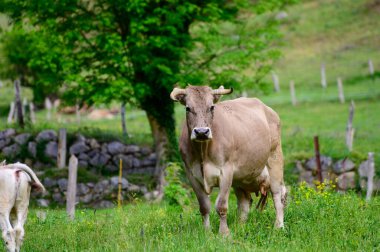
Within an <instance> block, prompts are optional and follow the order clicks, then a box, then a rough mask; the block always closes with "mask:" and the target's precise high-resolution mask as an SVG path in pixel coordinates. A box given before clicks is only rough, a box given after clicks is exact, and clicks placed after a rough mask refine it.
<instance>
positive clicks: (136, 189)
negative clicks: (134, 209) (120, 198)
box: [128, 184, 140, 193]
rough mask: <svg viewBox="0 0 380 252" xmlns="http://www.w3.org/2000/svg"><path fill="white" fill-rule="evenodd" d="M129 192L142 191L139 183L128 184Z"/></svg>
mask: <svg viewBox="0 0 380 252" xmlns="http://www.w3.org/2000/svg"><path fill="white" fill-rule="evenodd" d="M128 192H131V193H138V192H140V187H139V186H138V185H134V184H129V185H128Z"/></svg>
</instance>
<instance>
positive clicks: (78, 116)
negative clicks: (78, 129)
mask: <svg viewBox="0 0 380 252" xmlns="http://www.w3.org/2000/svg"><path fill="white" fill-rule="evenodd" d="M75 115H76V118H77V123H78V124H80V111H79V104H78V103H77V104H76V105H75Z"/></svg>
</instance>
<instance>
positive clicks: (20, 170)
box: [0, 162, 45, 252]
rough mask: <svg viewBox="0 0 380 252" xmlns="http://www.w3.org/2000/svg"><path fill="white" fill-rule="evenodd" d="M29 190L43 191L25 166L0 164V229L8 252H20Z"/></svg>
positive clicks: (37, 180)
mask: <svg viewBox="0 0 380 252" xmlns="http://www.w3.org/2000/svg"><path fill="white" fill-rule="evenodd" d="M31 188H33V189H36V190H38V191H42V192H43V191H45V188H44V186H43V185H42V184H41V182H40V181H39V179H38V178H37V176H36V174H35V173H34V172H33V171H32V169H30V168H29V167H28V166H27V165H25V164H21V163H16V164H8V165H6V164H5V162H3V163H1V164H0V228H1V230H2V237H3V240H4V243H5V246H6V248H7V250H8V251H9V252H15V251H20V248H21V245H22V241H23V237H24V223H25V221H26V217H27V214H28V206H29V196H30V191H31Z"/></svg>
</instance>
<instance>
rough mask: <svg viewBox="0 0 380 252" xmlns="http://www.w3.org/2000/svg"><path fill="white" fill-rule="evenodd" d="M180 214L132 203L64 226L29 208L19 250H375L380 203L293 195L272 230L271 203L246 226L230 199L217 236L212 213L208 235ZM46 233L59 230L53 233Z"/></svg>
mask: <svg viewBox="0 0 380 252" xmlns="http://www.w3.org/2000/svg"><path fill="white" fill-rule="evenodd" d="M194 198H195V197H193V198H192V205H191V206H188V207H187V208H185V209H184V210H183V211H181V210H180V209H179V208H178V207H174V206H170V205H167V204H165V203H161V204H146V203H135V204H130V205H126V206H124V207H123V208H121V209H107V210H98V211H93V210H87V209H83V210H78V211H77V212H76V220H75V221H72V222H70V221H68V220H67V218H66V214H65V212H64V211H62V210H47V218H46V220H45V221H42V220H39V219H38V218H37V217H36V210H32V211H31V212H30V214H29V217H28V222H27V224H26V238H25V241H24V247H23V249H24V250H25V251H252V250H258V251H279V250H281V251H376V250H379V249H380V242H379V241H380V229H379V228H378V223H379V222H380V214H379V211H378V208H379V206H380V198H379V197H377V198H374V199H373V201H371V202H370V203H367V202H365V201H364V200H363V199H362V198H361V197H358V196H357V195H355V194H353V193H348V194H345V195H340V194H337V193H329V192H321V191H320V192H316V191H314V190H313V189H308V188H306V187H303V186H301V187H299V188H298V187H297V188H295V189H294V190H293V194H292V199H291V200H290V202H289V205H288V207H287V209H286V212H285V226H286V227H285V229H284V230H276V229H274V228H273V224H274V220H275V213H274V207H273V204H272V202H271V201H270V203H269V205H268V206H267V208H266V210H264V211H263V212H262V213H260V212H257V211H256V210H252V211H251V212H250V217H249V220H248V223H247V224H241V223H239V222H238V220H237V216H236V206H235V205H236V202H235V197H231V200H230V204H229V205H230V209H229V215H228V223H229V228H230V231H231V235H230V237H228V238H223V237H221V236H219V235H218V234H217V230H218V223H219V222H218V221H219V220H218V216H217V214H216V213H215V211H214V210H213V211H212V213H211V225H212V231H211V232H207V231H204V229H203V226H202V224H201V217H200V215H199V213H198V210H197V209H198V207H197V206H196V203H195V199H194ZM52 230H57V231H56V232H52Z"/></svg>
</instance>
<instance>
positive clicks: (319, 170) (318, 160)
mask: <svg viewBox="0 0 380 252" xmlns="http://www.w3.org/2000/svg"><path fill="white" fill-rule="evenodd" d="M314 152H315V161H316V163H317V174H318V180H319V182H320V183H322V167H321V155H320V152H319V139H318V136H314Z"/></svg>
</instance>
